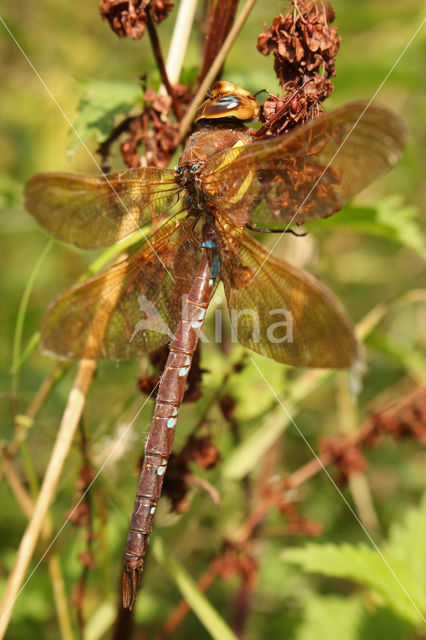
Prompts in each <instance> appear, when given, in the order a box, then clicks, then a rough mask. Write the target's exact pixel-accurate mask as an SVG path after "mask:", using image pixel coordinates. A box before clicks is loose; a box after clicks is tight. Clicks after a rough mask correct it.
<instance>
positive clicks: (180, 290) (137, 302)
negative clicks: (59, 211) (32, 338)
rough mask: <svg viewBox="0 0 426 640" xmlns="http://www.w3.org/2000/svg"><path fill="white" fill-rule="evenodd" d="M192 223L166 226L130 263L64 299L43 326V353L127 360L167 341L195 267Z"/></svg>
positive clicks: (189, 220)
mask: <svg viewBox="0 0 426 640" xmlns="http://www.w3.org/2000/svg"><path fill="white" fill-rule="evenodd" d="M192 227H193V221H192V220H191V219H189V218H187V219H185V220H184V221H182V222H180V223H176V222H175V221H170V222H168V223H165V224H164V225H163V226H162V227H160V229H159V230H158V231H157V232H156V233H155V234H153V235H152V236H151V238H150V241H149V242H145V243H144V244H143V245H142V246H141V247H140V248H139V249H137V250H136V251H135V253H133V254H132V255H131V256H130V257H129V258H127V259H124V260H122V261H120V262H118V263H117V264H115V265H114V266H112V267H111V268H109V269H108V270H107V271H105V272H103V273H101V274H100V275H98V276H95V277H94V278H91V279H90V280H87V281H86V282H84V283H83V284H79V285H77V286H75V287H73V288H72V289H70V290H69V291H67V292H65V293H64V294H62V295H61V296H60V297H59V298H58V299H57V300H56V301H55V302H54V303H53V304H52V305H51V306H50V307H49V309H48V310H47V312H46V314H45V316H44V318H43V320H42V325H41V335H42V338H41V344H42V348H43V350H44V351H46V352H48V353H50V354H52V355H54V356H56V357H59V358H66V359H81V358H90V359H108V360H125V359H129V358H135V357H137V356H140V355H142V354H144V353H148V352H150V351H153V350H154V349H156V348H158V347H160V346H161V345H164V344H166V343H167V342H169V341H170V340H171V338H172V336H173V334H174V332H175V329H176V327H177V324H178V322H179V320H180V318H181V313H182V296H184V294H187V293H188V291H189V289H190V287H191V284H192V282H193V279H194V276H195V273H196V270H197V266H198V253H199V252H198V250H197V249H196V247H195V246H194V244H193V243H192V242H191V230H192Z"/></svg>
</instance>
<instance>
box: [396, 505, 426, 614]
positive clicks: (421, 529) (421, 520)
mask: <svg viewBox="0 0 426 640" xmlns="http://www.w3.org/2000/svg"><path fill="white" fill-rule="evenodd" d="M387 552H388V553H389V556H390V557H392V558H394V559H395V560H396V561H397V562H399V563H401V564H403V565H404V566H405V567H406V568H408V570H409V572H410V574H411V575H412V576H413V577H414V578H415V581H416V583H417V585H418V587H419V589H420V591H421V598H422V602H421V603H419V605H420V604H422V605H423V609H426V569H425V568H426V494H425V495H424V496H423V498H422V500H421V502H420V505H419V506H418V508H417V509H411V510H410V511H408V513H407V514H406V516H405V518H404V520H403V521H402V522H395V523H394V524H393V525H392V527H391V529H390V533H389V545H388V546H387Z"/></svg>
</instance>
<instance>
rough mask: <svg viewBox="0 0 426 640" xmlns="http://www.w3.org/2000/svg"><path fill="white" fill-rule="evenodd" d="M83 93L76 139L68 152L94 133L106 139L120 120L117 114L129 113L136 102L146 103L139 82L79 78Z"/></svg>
mask: <svg viewBox="0 0 426 640" xmlns="http://www.w3.org/2000/svg"><path fill="white" fill-rule="evenodd" d="M77 84H78V87H79V89H80V91H82V96H81V98H80V102H79V105H78V108H77V111H78V113H77V117H76V119H75V120H74V123H73V126H74V128H75V130H76V131H77V132H78V134H79V136H80V137H78V136H76V135H75V133H74V131H72V140H71V142H70V144H69V147H68V153H69V154H72V153H74V151H75V150H76V149H77V147H78V146H79V145H80V144H81V141H83V142H86V141H87V140H88V139H89V138H90V137H91V136H93V135H94V136H95V137H96V140H97V141H98V142H102V141H103V140H105V139H106V138H107V137H108V136H109V135H110V133H111V131H112V130H113V128H114V126H115V124H116V118H117V116H127V115H128V114H129V113H130V111H131V110H132V109H133V107H134V106H135V105H136V104H140V103H142V89H141V87H140V85H138V84H136V83H134V84H133V83H132V84H131V83H127V82H112V81H107V80H80V81H78V82H77Z"/></svg>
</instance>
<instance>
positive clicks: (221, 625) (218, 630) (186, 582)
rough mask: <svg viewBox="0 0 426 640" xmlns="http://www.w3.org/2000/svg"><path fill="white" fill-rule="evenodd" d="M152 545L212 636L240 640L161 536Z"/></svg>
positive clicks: (225, 639) (216, 639)
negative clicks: (174, 556)
mask: <svg viewBox="0 0 426 640" xmlns="http://www.w3.org/2000/svg"><path fill="white" fill-rule="evenodd" d="M151 545H152V552H153V554H154V555H155V557H156V559H157V561H158V562H159V563H160V564H161V565H162V567H163V568H164V569H166V570H167V571H168V572H169V574H170V575H171V577H172V578H173V580H174V582H175V583H176V586H177V588H178V589H179V591H180V592H181V594H182V596H183V597H184V598H185V600H186V602H187V603H188V605H189V606H190V607H191V609H192V610H193V612H194V613H195V615H196V616H197V617H198V619H199V620H200V622H201V623H202V624H203V625H204V627H205V628H206V629H207V631H208V632H209V633H210V635H211V637H212V638H214V640H238V639H237V637H236V636H235V634H234V633H233V631H232V630H231V629H230V627H229V626H228V625H227V623H226V622H225V620H224V619H223V618H222V617H221V616H220V615H219V613H218V612H217V611H216V609H214V607H213V606H212V605H211V604H210V602H209V601H208V600H207V598H206V597H205V595H204V594H203V593H201V591H200V590H199V589H198V587H197V585H196V584H195V582H194V581H193V579H192V578H191V577H190V575H189V574H188V573H187V572H186V571H185V569H184V568H183V567H182V565H181V564H179V562H177V561H176V560H175V559H174V558H173V556H171V555H170V554H169V553H168V552H167V551H166V548H165V546H164V545H163V542H162V540H161V539H160V538H159V536H156V537H155V539H154V540H152V542H151Z"/></svg>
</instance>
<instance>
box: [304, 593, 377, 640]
mask: <svg viewBox="0 0 426 640" xmlns="http://www.w3.org/2000/svg"><path fill="white" fill-rule="evenodd" d="M363 615H364V607H363V604H362V602H361V601H360V600H358V599H356V598H335V597H314V598H310V599H309V600H308V601H307V603H306V607H305V611H304V616H303V622H302V623H301V625H300V626H299V627H298V629H297V633H296V636H295V640H312V638H315V640H340V639H341V638H344V639H345V640H358V638H359V635H358V629H359V626H360V624H361V620H362V617H363Z"/></svg>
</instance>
